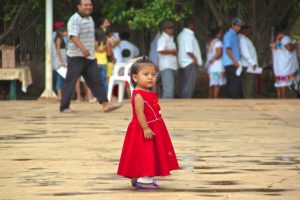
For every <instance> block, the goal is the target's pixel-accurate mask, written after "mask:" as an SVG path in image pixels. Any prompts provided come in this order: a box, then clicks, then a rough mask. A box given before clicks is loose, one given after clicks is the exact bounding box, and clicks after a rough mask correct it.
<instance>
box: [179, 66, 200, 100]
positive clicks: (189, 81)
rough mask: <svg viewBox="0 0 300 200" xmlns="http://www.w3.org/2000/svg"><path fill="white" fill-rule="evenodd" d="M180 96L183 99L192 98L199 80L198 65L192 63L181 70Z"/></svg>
mask: <svg viewBox="0 0 300 200" xmlns="http://www.w3.org/2000/svg"><path fill="white" fill-rule="evenodd" d="M179 72H180V95H181V98H192V97H193V94H194V91H195V87H196V80H197V74H198V72H197V65H196V64H194V63H192V64H189V65H188V66H187V67H185V68H180V69H179Z"/></svg>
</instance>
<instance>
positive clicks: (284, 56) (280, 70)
mask: <svg viewBox="0 0 300 200" xmlns="http://www.w3.org/2000/svg"><path fill="white" fill-rule="evenodd" d="M276 29H277V30H276V32H277V34H276V37H275V39H276V40H275V42H274V43H273V44H271V48H272V54H273V68H274V74H275V77H276V81H275V87H276V88H277V95H278V98H285V97H286V94H285V88H286V87H288V86H290V85H292V84H296V83H297V82H299V81H300V70H299V64H298V60H297V54H296V50H295V45H294V44H293V43H292V41H291V39H290V37H288V36H287V35H284V34H283V31H284V29H285V27H284V26H282V25H281V26H277V27H276Z"/></svg>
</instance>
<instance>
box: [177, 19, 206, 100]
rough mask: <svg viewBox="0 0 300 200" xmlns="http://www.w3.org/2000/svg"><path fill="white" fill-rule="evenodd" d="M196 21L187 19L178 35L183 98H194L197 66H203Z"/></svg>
mask: <svg viewBox="0 0 300 200" xmlns="http://www.w3.org/2000/svg"><path fill="white" fill-rule="evenodd" d="M194 29H195V20H194V19H192V18H186V19H185V20H184V28H183V30H182V31H181V32H180V34H179V35H178V38H177V41H178V63H179V72H180V92H181V97H182V98H192V97H193V94H194V91H195V86H196V79H197V74H198V73H197V66H198V65H202V58H201V50H200V47H199V44H198V41H197V39H196V37H195V35H194Z"/></svg>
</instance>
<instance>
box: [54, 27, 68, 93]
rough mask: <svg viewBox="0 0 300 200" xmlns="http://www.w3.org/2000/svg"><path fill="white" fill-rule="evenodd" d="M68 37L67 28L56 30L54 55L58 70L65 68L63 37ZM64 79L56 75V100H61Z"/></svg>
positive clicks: (65, 54) (65, 55)
mask: <svg viewBox="0 0 300 200" xmlns="http://www.w3.org/2000/svg"><path fill="white" fill-rule="evenodd" d="M67 35H68V32H67V28H66V27H64V26H62V27H59V28H58V29H57V30H56V37H55V39H54V43H55V48H56V54H57V58H58V63H57V64H58V65H59V66H58V68H59V67H67V53H66V43H65V40H64V37H66V36H67ZM63 82H64V78H63V77H62V76H61V75H59V74H57V82H56V89H57V96H58V99H61V95H62V94H61V89H62V87H63Z"/></svg>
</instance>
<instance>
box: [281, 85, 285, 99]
mask: <svg viewBox="0 0 300 200" xmlns="http://www.w3.org/2000/svg"><path fill="white" fill-rule="evenodd" d="M280 90H281V91H280V93H281V98H282V99H285V98H286V96H285V87H281V88H280Z"/></svg>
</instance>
